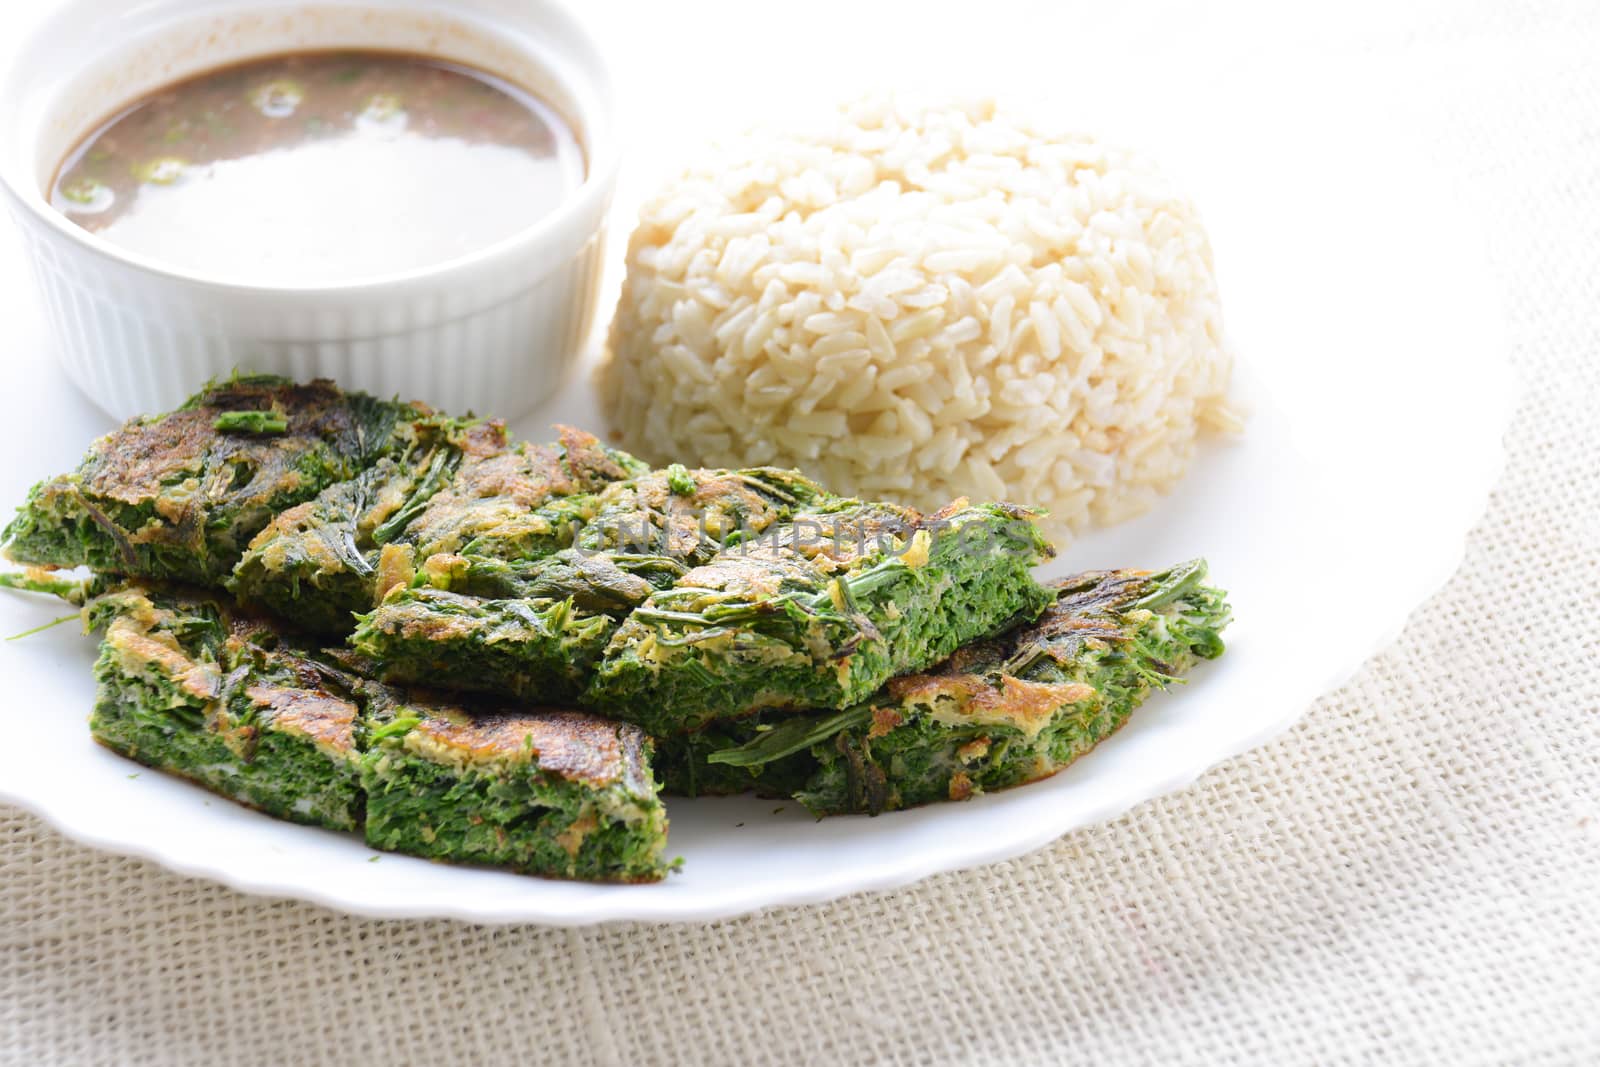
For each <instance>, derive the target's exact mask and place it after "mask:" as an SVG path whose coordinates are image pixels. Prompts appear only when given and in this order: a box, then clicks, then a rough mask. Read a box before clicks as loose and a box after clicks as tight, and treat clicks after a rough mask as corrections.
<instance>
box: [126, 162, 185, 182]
mask: <svg viewBox="0 0 1600 1067" xmlns="http://www.w3.org/2000/svg"><path fill="white" fill-rule="evenodd" d="M188 167H189V164H188V163H187V162H185V161H184V160H181V159H179V158H178V157H177V156H157V157H156V158H154V159H147V160H145V161H144V162H142V163H136V164H134V167H133V176H134V177H135V178H138V179H139V180H140V181H142V182H145V183H146V184H149V185H171V184H172V183H173V182H175V181H177V180H178V179H179V178H181V177H183V173H184V171H185V170H187V169H188Z"/></svg>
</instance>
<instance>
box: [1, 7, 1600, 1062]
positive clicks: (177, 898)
mask: <svg viewBox="0 0 1600 1067" xmlns="http://www.w3.org/2000/svg"><path fill="white" fill-rule="evenodd" d="M796 10H798V9H796ZM964 10H966V9H964ZM1101 14H1104V15H1105V17H1107V18H1112V17H1114V18H1116V19H1118V20H1119V21H1118V22H1117V25H1116V29H1117V32H1119V33H1124V34H1137V35H1143V36H1144V38H1145V39H1148V40H1152V41H1156V42H1157V43H1164V44H1165V45H1166V46H1167V47H1168V48H1169V49H1173V48H1181V47H1190V46H1192V48H1193V49H1194V50H1195V51H1196V54H1197V55H1199V56H1202V57H1203V56H1205V54H1206V53H1207V51H1208V50H1212V51H1215V52H1217V54H1218V55H1219V56H1222V57H1224V58H1225V59H1226V62H1227V63H1229V64H1231V65H1233V69H1234V70H1235V72H1237V71H1238V70H1240V69H1244V70H1247V71H1249V70H1254V71H1256V72H1257V73H1258V74H1259V76H1260V78H1261V79H1262V84H1263V86H1264V87H1269V86H1272V85H1274V84H1291V83H1294V82H1295V79H1300V82H1298V84H1309V83H1311V82H1313V81H1317V80H1325V81H1326V82H1327V83H1328V84H1329V85H1330V86H1333V87H1334V89H1333V90H1332V91H1337V84H1338V81H1339V80H1340V79H1347V78H1348V79H1359V81H1360V82H1361V84H1362V85H1363V86H1364V87H1365V88H1366V89H1368V90H1371V89H1373V88H1374V87H1376V88H1377V89H1378V90H1380V91H1381V92H1383V93H1386V94H1389V95H1390V97H1391V101H1392V109H1393V114H1392V116H1391V117H1393V118H1394V119H1395V120H1396V121H1398V122H1401V123H1403V124H1404V125H1405V127H1406V128H1407V129H1409V130H1412V131H1414V133H1415V139H1416V140H1417V142H1418V144H1419V145H1420V146H1421V147H1422V148H1423V149H1425V151H1426V152H1427V153H1428V155H1430V156H1431V157H1432V159H1433V160H1434V162H1435V163H1436V164H1438V165H1439V166H1440V167H1442V168H1443V169H1444V170H1445V172H1446V173H1449V174H1451V175H1454V176H1455V177H1456V178H1458V179H1459V180H1460V182H1461V184H1462V187H1463V189H1464V191H1465V193H1466V195H1467V197H1468V200H1469V202H1470V203H1471V204H1472V205H1473V206H1474V209H1475V211H1476V213H1477V222H1478V223H1479V224H1481V226H1482V228H1483V230H1484V232H1485V234H1486V237H1487V240H1488V245H1489V249H1490V254H1491V257H1492V259H1493V265H1494V268H1495V270H1496V271H1497V273H1498V277H1499V279H1500V281H1501V283H1502V284H1503V287H1504V293H1505V306H1506V310H1507V315H1508V319H1509V335H1510V341H1511V345H1512V347H1513V357H1514V359H1515V362H1516V365H1517V367H1518V370H1519V372H1520V374H1521V375H1522V377H1523V378H1524V380H1525V381H1526V383H1527V392H1526V394H1525V396H1524V398H1523V402H1522V404H1521V406H1520V409H1519V411H1518V412H1517V415H1516V417H1515V422H1514V424H1513V426H1512V428H1511V431H1510V434H1509V437H1508V451H1509V456H1508V464H1507V468H1506V471H1505V474H1504V476H1503V478H1502V480H1501V482H1500V486H1499V488H1498V489H1497V490H1496V492H1495V493H1494V495H1493V497H1492V498H1491V500H1490V501H1489V503H1488V511H1487V514H1486V515H1485V517H1484V519H1483V520H1482V521H1481V522H1480V524H1479V525H1478V526H1477V528H1476V529H1475V530H1474V531H1473V532H1472V534H1471V536H1470V538H1469V541H1468V545H1467V553H1466V560H1465V563H1464V565H1463V567H1462V569H1461V572H1460V573H1459V574H1458V575H1457V576H1456V578H1455V579H1454V580H1453V581H1451V582H1450V584H1449V585H1448V587H1446V588H1445V589H1444V590H1443V591H1442V592H1441V593H1439V594H1438V595H1437V596H1436V597H1434V598H1433V599H1432V600H1431V601H1430V602H1428V603H1427V604H1425V605H1422V606H1421V607H1420V608H1419V609H1418V610H1417V612H1416V614H1415V615H1414V617H1413V618H1412V620H1411V623H1410V625H1409V626H1408V627H1407V629H1406V631H1405V633H1404V636H1403V637H1402V638H1401V639H1400V640H1399V642H1398V643H1397V644H1395V645H1394V646H1393V647H1392V648H1391V649H1389V650H1388V651H1387V652H1385V653H1384V654H1382V655H1380V656H1379V657H1378V658H1376V659H1375V660H1373V661H1372V662H1371V663H1369V664H1368V665H1367V666H1366V667H1365V668H1364V669H1363V670H1362V671H1361V672H1360V674H1359V675H1358V676H1357V677H1356V678H1355V679H1354V680H1353V681H1351V682H1350V684H1348V685H1347V686H1346V687H1345V688H1343V689H1341V690H1339V691H1338V692H1335V693H1332V694H1330V695H1328V696H1327V697H1325V698H1324V699H1322V700H1321V701H1320V702H1319V703H1318V704H1317V705H1316V706H1315V707H1314V708H1313V709H1311V711H1310V713H1309V714H1308V715H1307V716H1306V717H1305V719H1304V720H1303V721H1302V722H1301V723H1300V725H1298V726H1297V727H1295V728H1294V729H1293V730H1292V731H1290V732H1289V733H1288V734H1287V735H1286V736H1284V737H1282V738H1281V739H1279V740H1277V741H1276V742H1274V743H1272V744H1270V745H1268V746H1266V747H1264V748H1262V749H1260V750H1259V751H1256V752H1253V753H1251V754H1249V755H1246V756H1243V757H1240V758H1239V759H1236V760H1233V761H1232V762H1230V763H1228V764H1226V765H1225V766H1222V767H1220V768H1218V769H1216V770H1214V771H1212V772H1211V773H1210V774H1208V775H1206V776H1205V777H1204V778H1202V779H1201V780H1200V781H1199V782H1198V783H1196V784H1195V785H1194V786H1193V787H1191V788H1189V789H1187V790H1185V791H1184V792H1182V793H1179V794H1177V795H1174V796H1171V797H1168V798H1165V799H1162V800H1158V801H1154V802H1151V803H1148V804H1145V805H1143V806H1141V807H1140V808H1138V809H1137V810H1135V811H1134V812H1133V813H1132V814H1130V815H1128V816H1127V817H1125V818H1123V819H1120V820H1118V821H1117V822H1115V823H1112V824H1110V825H1107V826H1103V827H1099V828H1095V829H1090V830H1085V831H1082V832H1079V833H1074V834H1072V835H1070V836H1068V837H1066V838H1064V839H1062V840H1061V841H1059V842H1058V843H1056V844H1055V845H1054V846H1052V847H1050V848H1047V849H1045V850H1043V851H1041V852H1039V853H1037V854H1035V855H1032V856H1029V857H1027V858H1024V859H1020V860H1017V861H1015V862H1011V863H1004V864H1000V865H997V866H993V867H990V868H987V869H984V870H979V871H973V872H968V873H961V874H953V875H948V876H942V877H937V878H933V879H931V880H929V881H927V882H925V883H923V884H920V885H918V886H916V887H914V888H911V889H908V890H905V891H902V892H896V893H892V894H888V895H881V896H863V897H855V898H851V899H847V900H843V901H840V902H838V903H836V904H832V905H828V906H822V907H813V908H804V909H795V910H786V911H778V912H775V913H771V914H763V915H758V916H754V917H750V918H744V919H739V920H734V921H727V922H719V923H715V924H711V925H707V926H673V927H644V926H622V927H611V928H603V929H598V930H549V929H539V928H499V929H476V928H472V927H467V926H462V925H457V924H454V923H450V922H370V921H365V920H361V919H355V918H349V917H345V916H342V915H336V914H332V913H330V912H327V911H324V910H321V909H319V908H316V907H311V906H308V905H303V904H297V903H285V902H268V901H263V900H260V899H255V898H251V897H246V896H241V895H239V894H236V893H233V892H231V891H229V890H226V889H221V888H218V887H215V886H213V885H209V884H206V883H203V882H197V881H191V880H188V879H185V878H181V877H178V876H175V875H172V874H169V873H166V872H165V871H163V870H160V869H158V868H157V867H155V866H153V865H151V864H148V863H144V862H139V861H133V860H126V859H119V858H115V857H111V856H107V855H102V854H100V853H97V852H93V851H90V850H88V849H85V848H82V847H79V846H77V845H75V844H73V843H71V842H69V841H67V840H65V839H63V838H62V837H60V836H58V835H57V834H56V833H54V832H53V831H51V830H50V829H49V828H47V827H46V826H45V825H43V824H42V823H41V822H40V821H39V820H38V819H36V818H34V817H32V816H30V815H27V814H24V813H22V812H20V811H15V810H9V809H7V810H4V811H0V835H3V840H4V848H3V850H0V1062H4V1063H7V1064H39V1063H47V1062H62V1063H69V1062H70V1063H119V1064H120V1063H157V1062H160V1063H166V1062H173V1063H178V1062H183V1063H210V1064H246V1063H261V1064H273V1065H281V1064H302V1063H341V1064H355V1063H383V1064H402V1063H464V1062H469V1061H471V1062H485V1063H488V1062H503V1061H512V1060H516V1061H522V1062H533V1061H540V1060H547V1061H550V1062H561V1063H565V1062H575V1063H622V1062H627V1063H642V1062H667V1061H673V1060H686V1061H699V1062H708V1063H728V1064H767V1063H789V1062H817V1063H854V1062H887V1063H936V1062H973V1061H977V1062H985V1063H988V1062H1001V1061H1015V1062H1034V1063H1044V1062H1050V1063H1059V1062H1068V1061H1072V1062H1094V1063H1199V1062H1257V1063H1275V1064H1284V1063H1296V1062H1308V1063H1309V1062H1317V1063H1332V1062H1384V1063H1452V1064H1461V1063H1479V1062H1492V1063H1506V1062H1518V1063H1533V1062H1539V1063H1558V1062H1559V1063H1573V1062H1595V1061H1596V1060H1597V1059H1600V1008H1597V1001H1600V996H1597V994H1600V907H1597V905H1600V900H1597V892H1596V887H1597V884H1600V817H1597V812H1596V801H1597V794H1600V667H1597V661H1600V636H1597V635H1600V562H1597V559H1600V251H1597V250H1600V11H1597V9H1596V7H1595V5H1593V4H1590V3H1572V4H1566V5H1562V4H1555V3H1548V4H1522V5H1517V10H1516V11H1515V12H1502V11H1500V10H1499V8H1498V6H1497V5H1492V4H1488V3H1483V4H1479V3H1472V4H1447V3H1439V4H1433V5H1399V6H1393V7H1390V6H1383V5H1378V6H1373V7H1370V8H1365V7H1364V8H1361V9H1359V10H1357V9H1353V8H1351V7H1350V6H1349V5H1321V6H1320V7H1319V8H1317V9H1315V10H1314V11H1311V12H1310V13H1309V14H1308V13H1306V12H1301V13H1299V14H1291V13H1290V12H1289V10H1288V6H1287V5H1280V6H1271V5H1247V6H1241V7H1235V6H1233V5H1229V6H1228V7H1227V8H1226V9H1225V10H1214V11H1211V12H1208V13H1204V14H1202V13H1200V12H1195V11H1189V10H1188V9H1186V8H1182V7H1181V6H1180V5H1172V6H1171V7H1170V8H1168V7H1153V8H1148V9H1147V8H1142V7H1141V8H1137V9H1131V10H1122V11H1121V12H1119V13H1118V14H1116V15H1114V16H1113V15H1111V14H1110V13H1099V12H1097V11H1096V10H1095V9H1094V8H1092V7H1085V8H1083V9H1082V10H1081V12H1078V17H1081V19H1082V20H1083V24H1084V25H1085V26H1086V27H1094V26H1095V25H1097V24H1096V22H1095V19H1096V18H1097V17H1100V15H1101ZM970 17H979V13H978V12H976V11H973V12H971V14H970ZM1086 33H1087V31H1086ZM1129 39H1131V38H1129ZM1279 79H1282V81H1279ZM1264 91H1271V90H1270V89H1268V88H1264Z"/></svg>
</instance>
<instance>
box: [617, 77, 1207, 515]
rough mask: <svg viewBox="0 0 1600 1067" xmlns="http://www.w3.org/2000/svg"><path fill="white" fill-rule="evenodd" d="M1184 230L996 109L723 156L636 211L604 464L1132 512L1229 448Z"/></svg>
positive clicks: (1199, 287) (846, 119)
mask: <svg viewBox="0 0 1600 1067" xmlns="http://www.w3.org/2000/svg"><path fill="white" fill-rule="evenodd" d="M1230 362H1231V361H1230V358H1229V354H1228V350H1227V348H1226V346H1225V345H1224V342H1223V334H1222V313H1221V309H1220V307H1219V305H1218V301H1217V286H1216V279H1215V277H1214V275H1213V273H1212V265H1211V250H1210V246H1209V244H1208V242H1207V240H1206V235H1205V231H1204V230H1203V229H1202V228H1201V226H1200V221H1199V219H1198V217H1197V216H1196V214H1195V211H1194V208H1193V207H1192V206H1191V205H1190V204H1189V203H1188V202H1187V201H1186V200H1184V199H1183V197H1181V196H1180V195H1179V194H1178V193H1177V192H1176V191H1175V190H1174V189H1173V188H1172V187H1171V186H1170V185H1169V184H1168V183H1167V182H1166V181H1165V180H1164V179H1163V178H1162V177H1161V176H1160V174H1158V173H1157V172H1156V171H1154V170H1153V169H1152V168H1151V167H1150V165H1149V164H1148V163H1147V162H1145V161H1144V160H1143V159H1141V158H1140V157H1138V156H1137V155H1135V154H1133V153H1131V152H1127V151H1124V150H1122V149H1118V148H1112V147H1109V146H1106V145H1103V144H1100V143H1099V142H1097V141H1094V140H1092V139H1090V138H1087V137H1081V136H1047V135H1045V134H1043V133H1041V132H1038V130H1037V129H1036V128H1035V127H1033V126H1030V125H1029V124H1027V123H1026V122H1024V121H1021V120H1019V119H1017V118H1016V117H1014V116H1010V115H1007V114H1005V113H1003V112H1001V111H999V110H998V109H997V108H996V107H995V106H994V105H993V104H977V105H971V106H966V107H960V108H950V107H927V106H924V107H917V106H913V105H910V104H907V103H905V102H902V101H894V100H873V101H866V102H862V103H859V104H855V105H852V106H850V107H847V108H845V109H843V110H842V111H841V112H839V113H838V114H837V115H836V116H833V117H832V121H831V122H829V123H828V124H826V125H825V126H822V127H819V128H817V129H813V130H790V131H785V132H782V133H774V132H758V133H755V134H752V135H750V136H749V137H748V138H746V139H744V140H741V141H739V142H737V143H733V144H729V145H725V146H723V148H722V150H721V151H720V153H718V154H714V155H712V156H711V157H709V158H708V159H706V161H705V162H704V163H703V165H701V166H699V167H696V168H694V169H692V170H690V171H689V172H688V173H685V174H683V175H682V176H680V177H679V178H677V179H676V180H675V181H673V182H671V183H670V184H668V185H667V186H666V188H664V189H662V190H661V191H660V192H659V193H658V194H657V195H656V196H655V198H654V199H652V200H650V201H649V202H648V203H647V204H645V206H644V207H643V208H642V209H641V212H640V222H639V227H638V229H637V231H636V232H635V233H634V235H633V239H632V241H631V243H630V245H629V250H628V273H627V281H626V283H625V284H624V288H623V292H622V300H621V303H620V304H619V306H618V309H617V315H616V318H615V320H614V322H613V324H612V327H611V337H610V345H609V353H608V356H607V359H606V362H605V364H604V365H603V367H602V369H601V372H600V393H601V398H602V404H603V406H604V410H605V412H606V414H607V416H608V417H609V419H610V420H611V423H612V425H613V427H614V428H615V429H616V430H617V431H618V432H619V434H620V440H621V443H622V444H623V446H624V447H626V448H628V449H631V450H633V451H635V452H637V453H639V454H640V455H641V456H643V457H644V458H646V459H649V460H652V461H655V462H658V463H661V462H668V461H678V462H685V463H697V464H701V465H704V466H729V467H737V466H753V465H759V464H777V465H782V466H798V467H800V468H802V469H803V470H805V471H807V472H808V473H810V474H812V475H814V476H815V477H817V478H818V479H820V480H821V481H822V482H823V483H824V484H825V485H827V486H829V487H830V488H832V489H834V490H835V491H838V492H850V493H855V494H857V495H859V496H863V497H869V498H881V499H888V500H896V501H901V502H904V503H908V504H912V505H914V506H921V507H934V506H938V505H941V504H943V503H945V502H946V501H947V500H949V499H950V498H952V497H955V496H961V495H966V496H971V497H973V498H982V499H1005V500H1011V501H1015V502H1018V503H1024V504H1032V505H1036V506H1040V507H1045V508H1048V509H1049V511H1050V513H1051V516H1052V518H1051V524H1050V525H1051V526H1052V528H1053V530H1054V532H1056V533H1058V534H1060V533H1064V532H1066V531H1067V530H1069V529H1076V528H1078V527H1080V526H1082V525H1083V524H1084V523H1086V522H1088V521H1091V520H1093V521H1098V522H1114V521H1118V520H1120V519H1123V518H1126V517H1128V516H1130V515H1132V514H1135V513H1137V512H1139V511H1141V510H1143V509H1144V508H1146V507H1148V506H1149V505H1150V504H1151V503H1152V501H1153V500H1154V499H1155V496H1156V494H1157V493H1159V492H1160V491H1162V490H1164V489H1166V488H1167V487H1168V486H1170V485H1171V484H1172V483H1173V482H1174V481H1175V480H1176V479H1177V478H1179V477H1180V476H1182V474H1183V473H1184V470H1185V469H1186V468H1187V466H1188V464H1189V461H1190V459H1191V457H1192V456H1193V454H1194V449H1195V440H1196V437H1197V435H1198V434H1199V433H1200V432H1201V431H1202V430H1204V429H1207V428H1220V429H1232V428H1234V426H1235V425H1236V422H1237V420H1236V416H1235V415H1234V414H1233V412H1232V411H1231V410H1230V409H1229V408H1228V406H1227V400H1226V396H1225V393H1226V390H1227V386H1228V377H1229V372H1230Z"/></svg>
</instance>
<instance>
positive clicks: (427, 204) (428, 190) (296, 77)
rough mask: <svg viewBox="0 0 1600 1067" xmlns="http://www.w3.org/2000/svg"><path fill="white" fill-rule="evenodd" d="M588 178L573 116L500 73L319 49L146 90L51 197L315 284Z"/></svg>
mask: <svg viewBox="0 0 1600 1067" xmlns="http://www.w3.org/2000/svg"><path fill="white" fill-rule="evenodd" d="M583 177H584V161H583V152H582V149H581V148H580V147H579V145H578V141H577V138H576V137H574V135H573V133H572V131H571V129H569V128H568V127H567V125H566V124H565V123H564V122H563V121H562V119H561V118H560V116H558V115H557V114H556V113H555V111H554V110H553V109H552V108H550V107H549V106H548V105H547V104H545V103H544V102H543V101H541V100H539V99H538V98H537V97H535V96H533V95H532V94H530V93H527V92H525V91H524V90H522V89H519V88H517V87H516V86H514V85H511V84H510V83H508V82H505V81H502V80H500V79H498V78H495V77H492V76H490V75H488V74H484V73H482V72H480V71H476V70H473V69H471V68H468V67H462V66H458V65H455V64H452V63H446V62H443V61H441V60H435V59H429V58H427V57H425V56H415V55H406V54H402V53H393V52H313V53H304V54H296V55H284V56H275V57H272V58H269V59H261V60H254V61H251V62H249V63H243V64H240V65H238V66H233V67H226V68H223V69H221V70H216V71H212V72H210V73H207V74H202V75H200V76H198V77H195V78H191V79H189V80H187V81H183V82H179V83H177V84H176V85H172V86H169V87H167V88H165V89H162V90H160V91H159V92H157V93H154V94H152V95H151V96H148V97H146V98H145V99H143V100H141V101H139V102H138V103H136V104H134V105H133V106H132V107H130V108H128V109H127V110H125V111H123V112H121V113H120V114H118V115H116V116H115V117H113V118H112V119H111V120H110V121H108V122H107V123H105V124H104V125H103V126H101V127H100V128H99V129H97V130H95V131H94V132H93V133H91V134H90V135H89V136H88V137H87V138H85V139H84V141H83V143H82V144H80V145H79V146H78V147H77V148H76V149H74V151H73V152H72V154H71V155H69V156H68V157H67V159H66V161H65V162H64V163H63V164H62V165H61V168H60V171H59V172H58V174H57V176H56V180H55V182H54V183H53V185H52V187H51V190H50V202H51V204H52V205H53V206H54V207H55V208H56V209H57V210H59V211H61V212H62V213H63V214H64V215H66V216H67V218H69V219H71V220H72V221H73V222H75V223H77V224H78V225H79V226H82V227H83V228H84V229H86V230H89V231H90V232H92V233H96V234H98V235H100V236H101V237H103V238H105V239H106V240H108V241H111V242H113V243H115V244H117V245H120V246H122V247H123V248H126V249H128V250H130V251H133V252H138V253H141V254H143V255H146V256H148V257H150V258H151V259H154V260H159V261H161V262H163V263H166V264H168V265H170V266H173V267H177V268H180V269H185V270H189V271H194V272H197V273H201V274H205V275H207V276H209V277H214V278H218V279H221V280H226V281H236V282H247V283H257V284H273V285H316V284H326V283H330V282H348V281H358V280H361V279H364V278H370V277H375V276H378V275H385V274H392V273H395V272H397V271H404V270H409V269H413V268H417V267H424V266H429V265H432V264H435V263H440V262H443V261H445V260H448V259H453V258H455V257H457V256H460V255H463V254H466V253H469V252H473V251H476V250H478V249H481V248H484V247H486V246H488V245H490V244H493V243H494V242H496V241H498V240H500V239H501V238H504V237H506V236H509V235H510V234H512V233H514V232H516V231H517V230H520V229H522V228H523V227H526V226H528V225H529V224H531V223H533V222H535V221H537V220H538V219H540V218H542V217H544V216H545V215H547V214H549V213H550V212H551V211H553V210H554V209H555V208H556V206H557V205H558V204H560V203H561V202H562V201H563V200H565V199H566V198H567V196H569V195H570V194H571V193H572V192H573V190H575V189H576V188H577V187H578V186H579V185H580V184H581V183H582V182H583Z"/></svg>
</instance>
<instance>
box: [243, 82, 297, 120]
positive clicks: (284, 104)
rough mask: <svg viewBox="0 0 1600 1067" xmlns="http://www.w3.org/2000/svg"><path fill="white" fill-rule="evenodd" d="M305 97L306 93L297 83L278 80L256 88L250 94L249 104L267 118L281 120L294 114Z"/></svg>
mask: <svg viewBox="0 0 1600 1067" xmlns="http://www.w3.org/2000/svg"><path fill="white" fill-rule="evenodd" d="M305 97H306V91H305V89H304V88H303V87H302V86H301V85H300V83H299V82H297V81H291V80H289V79H288V78H280V79H278V80H277V81H270V82H267V83H266V84H265V85H261V86H257V87H256V89H255V90H254V91H253V92H252V93H251V94H250V103H251V104H252V105H254V106H255V109H256V110H257V111H259V112H261V113H262V114H263V115H265V116H267V118H269V119H281V118H285V117H287V116H289V115H292V114H294V109H295V108H297V107H299V106H300V101H302V100H304V99H305Z"/></svg>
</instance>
